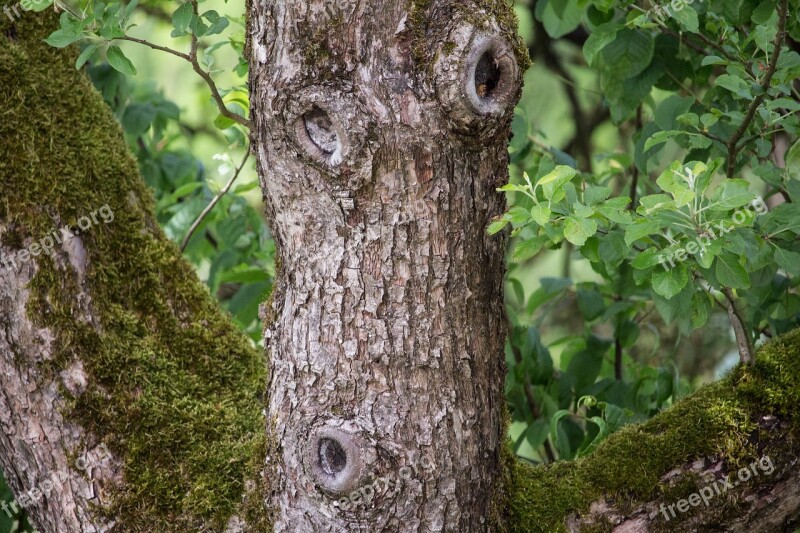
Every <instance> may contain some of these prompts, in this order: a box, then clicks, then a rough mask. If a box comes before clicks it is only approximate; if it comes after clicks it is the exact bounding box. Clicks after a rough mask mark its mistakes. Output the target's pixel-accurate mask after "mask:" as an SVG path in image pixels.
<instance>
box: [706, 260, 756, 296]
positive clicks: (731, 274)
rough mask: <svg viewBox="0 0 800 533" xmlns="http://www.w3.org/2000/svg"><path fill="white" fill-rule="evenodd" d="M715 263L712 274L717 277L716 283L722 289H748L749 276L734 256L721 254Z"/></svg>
mask: <svg viewBox="0 0 800 533" xmlns="http://www.w3.org/2000/svg"><path fill="white" fill-rule="evenodd" d="M716 263H717V265H716V268H715V269H714V273H715V274H716V275H717V281H719V283H720V284H721V285H722V286H723V287H728V288H731V289H746V288H748V287H750V275H749V274H748V273H747V270H745V268H744V267H743V266H742V265H741V263H739V259H738V258H737V257H736V256H734V255H732V254H729V253H725V254H722V255H720V256H718V257H717V261H716Z"/></svg>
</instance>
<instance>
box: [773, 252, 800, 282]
mask: <svg viewBox="0 0 800 533" xmlns="http://www.w3.org/2000/svg"><path fill="white" fill-rule="evenodd" d="M773 257H774V258H775V262H776V263H777V264H778V266H779V267H781V268H782V269H784V270H785V271H786V272H788V273H789V274H791V275H792V276H800V254H799V253H797V252H792V251H791V250H786V249H785V248H781V247H780V246H775V254H774V256H773Z"/></svg>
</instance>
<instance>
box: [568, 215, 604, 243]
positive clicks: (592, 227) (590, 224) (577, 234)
mask: <svg viewBox="0 0 800 533" xmlns="http://www.w3.org/2000/svg"><path fill="white" fill-rule="evenodd" d="M596 232H597V223H596V222H595V221H594V220H592V219H590V218H577V217H572V216H570V217H567V219H566V220H565V221H564V238H565V239H567V240H568V241H569V242H571V243H572V244H574V245H575V246H583V244H584V243H585V242H586V239H588V238H589V237H591V236H592V235H594V234H595V233H596Z"/></svg>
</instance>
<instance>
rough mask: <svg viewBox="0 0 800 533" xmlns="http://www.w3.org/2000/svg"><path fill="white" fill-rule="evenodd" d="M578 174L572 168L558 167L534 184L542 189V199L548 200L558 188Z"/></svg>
mask: <svg viewBox="0 0 800 533" xmlns="http://www.w3.org/2000/svg"><path fill="white" fill-rule="evenodd" d="M577 173H578V171H577V170H575V169H574V168H572V167H568V166H566V165H559V166H557V167H556V168H554V169H553V170H552V171H550V172H549V173H547V174H545V175H544V176H543V177H542V179H540V180H539V181H537V182H536V186H537V187H542V192H543V193H544V197H545V198H547V199H548V200H549V199H551V198H552V197H553V193H554V192H555V191H556V190H558V189H559V188H561V187H563V186H564V185H565V184H566V183H567V182H569V181H570V180H571V179H572V178H574V177H575V175H576V174H577Z"/></svg>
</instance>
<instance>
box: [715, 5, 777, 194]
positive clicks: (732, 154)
mask: <svg viewBox="0 0 800 533" xmlns="http://www.w3.org/2000/svg"><path fill="white" fill-rule="evenodd" d="M788 13H789V0H781V4H780V8H779V10H778V32H777V33H776V34H775V40H774V41H773V51H772V57H771V58H770V62H769V66H768V67H767V71H766V73H765V74H764V78H763V81H762V82H761V89H762V90H761V93H760V94H758V95H756V97H755V98H754V99H753V101H752V102H751V103H750V107H749V108H748V109H747V113H746V114H745V116H744V119H743V120H742V123H741V124H740V125H739V128H738V129H737V130H736V131H735V132H734V133H733V135H732V136H731V138H730V140H729V141H728V163H727V170H726V175H727V176H728V178H729V179H731V178H733V176H734V173H735V172H736V159H737V157H738V155H739V149H740V146H739V141H740V140H741V138H742V136H743V135H744V134H745V132H746V131H747V128H749V127H750V123H751V122H752V121H753V118H754V117H755V116H756V111H758V108H759V106H761V104H762V103H763V102H764V98H766V96H767V90H768V89H769V88H770V84H771V83H772V77H773V76H774V75H775V71H776V70H777V68H778V58H779V57H780V55H781V49H782V48H783V42H784V41H785V40H786V18H787V15H788Z"/></svg>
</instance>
